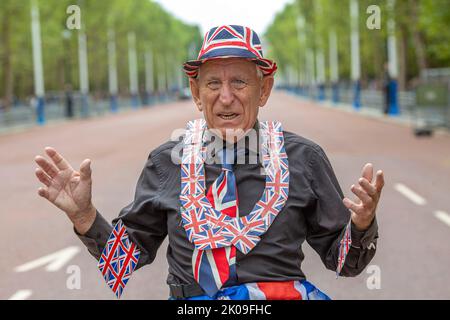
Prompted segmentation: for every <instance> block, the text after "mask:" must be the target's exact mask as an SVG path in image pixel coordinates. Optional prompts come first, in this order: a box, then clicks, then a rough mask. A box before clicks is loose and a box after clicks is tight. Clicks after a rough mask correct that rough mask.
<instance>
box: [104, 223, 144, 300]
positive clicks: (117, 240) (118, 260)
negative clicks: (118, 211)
mask: <svg viewBox="0 0 450 320" xmlns="http://www.w3.org/2000/svg"><path fill="white" fill-rule="evenodd" d="M139 256H140V250H139V248H137V247H136V245H135V244H134V243H133V242H132V241H131V240H130V239H129V236H128V232H127V230H126V228H125V226H124V224H123V222H122V220H119V221H118V222H117V223H116V225H115V226H114V229H113V231H112V232H111V235H110V237H109V239H108V242H107V243H106V246H105V248H104V249H103V252H102V254H101V257H100V260H99V261H98V265H97V266H98V268H99V269H100V271H101V273H102V275H103V277H104V279H105V281H106V283H107V284H108V286H109V287H110V288H111V290H112V291H113V292H114V293H115V295H116V296H117V298H120V297H121V295H122V293H123V290H124V289H125V286H126V284H127V282H128V280H129V279H130V277H131V274H132V273H133V271H134V269H135V268H136V265H137V263H138V260H139Z"/></svg>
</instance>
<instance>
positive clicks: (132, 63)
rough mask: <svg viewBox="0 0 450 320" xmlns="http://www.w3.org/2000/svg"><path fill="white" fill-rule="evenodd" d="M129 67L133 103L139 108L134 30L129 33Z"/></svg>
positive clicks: (133, 105)
mask: <svg viewBox="0 0 450 320" xmlns="http://www.w3.org/2000/svg"><path fill="white" fill-rule="evenodd" d="M128 67H129V70H130V95H131V105H132V107H133V108H137V107H138V106H139V96H138V93H139V82H138V72H137V56H136V34H135V33H134V32H130V33H128Z"/></svg>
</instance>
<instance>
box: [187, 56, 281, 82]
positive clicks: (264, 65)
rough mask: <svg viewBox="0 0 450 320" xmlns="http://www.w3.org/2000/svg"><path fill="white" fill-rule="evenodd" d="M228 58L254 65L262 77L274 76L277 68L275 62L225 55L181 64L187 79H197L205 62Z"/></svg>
mask: <svg viewBox="0 0 450 320" xmlns="http://www.w3.org/2000/svg"><path fill="white" fill-rule="evenodd" d="M229 58H240V59H245V60H248V61H252V62H254V63H256V65H257V66H258V67H259V68H260V70H261V71H262V73H263V75H264V76H270V75H273V74H275V72H276V71H277V68H278V67H277V64H276V62H275V61H273V60H270V59H264V58H248V57H242V56H236V55H227V56H217V57H211V58H205V59H199V60H189V61H186V62H185V63H184V64H183V70H184V72H185V73H186V75H187V76H188V77H190V78H197V75H198V69H199V68H200V66H201V65H202V64H204V63H205V62H206V61H210V60H217V59H229Z"/></svg>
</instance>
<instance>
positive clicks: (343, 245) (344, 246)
mask: <svg viewBox="0 0 450 320" xmlns="http://www.w3.org/2000/svg"><path fill="white" fill-rule="evenodd" d="M351 226H352V220H351V219H350V221H349V222H348V224H347V226H346V227H345V232H344V235H343V236H342V239H341V241H340V242H339V256H338V265H337V268H336V278H338V277H339V275H340V274H341V271H342V268H343V267H344V263H345V258H346V257H347V254H348V252H349V251H350V246H351V245H352V227H351Z"/></svg>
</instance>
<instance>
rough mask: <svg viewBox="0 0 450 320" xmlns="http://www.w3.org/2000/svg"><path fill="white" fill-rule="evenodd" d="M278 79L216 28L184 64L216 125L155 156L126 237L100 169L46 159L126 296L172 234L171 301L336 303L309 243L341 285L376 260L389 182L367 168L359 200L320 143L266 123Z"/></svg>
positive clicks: (196, 128) (234, 33)
mask: <svg viewBox="0 0 450 320" xmlns="http://www.w3.org/2000/svg"><path fill="white" fill-rule="evenodd" d="M276 69H277V67H276V64H275V63H274V62H273V61H271V60H268V59H265V58H263V53H262V48H261V44H260V41H259V38H258V36H257V34H256V33H255V32H254V31H252V30H251V29H249V28H247V27H242V26H237V25H226V26H220V27H215V28H212V29H211V30H210V31H209V32H208V33H207V34H206V35H205V38H204V41H203V46H202V48H201V51H200V53H199V56H198V59H197V60H194V61H188V62H186V63H185V65H184V70H185V72H186V74H187V75H188V76H189V77H190V86H191V91H192V96H193V99H194V102H195V104H196V106H197V108H198V110H199V111H201V112H202V113H203V117H204V119H198V120H193V121H190V122H189V123H188V124H187V129H186V132H185V134H184V135H183V136H182V142H181V144H180V143H179V142H178V141H169V142H166V143H164V144H162V145H161V146H159V147H158V148H156V149H155V150H153V151H152V152H151V153H150V155H149V157H148V160H147V163H146V165H145V168H144V169H143V171H142V174H141V175H140V177H139V180H138V183H137V187H136V193H135V199H134V201H133V202H132V203H130V204H129V205H128V206H126V207H125V208H123V209H122V211H121V212H120V214H119V216H118V217H117V218H116V219H114V221H113V225H114V227H113V226H111V225H110V224H109V223H108V222H107V221H106V220H105V219H104V218H103V217H102V215H101V214H100V213H99V212H98V211H97V210H96V208H95V207H94V205H93V203H92V200H91V185H92V181H91V170H90V160H88V159H86V160H84V161H83V162H82V163H81V166H80V170H79V172H78V171H75V170H74V169H73V168H72V167H71V166H70V164H69V163H68V162H67V161H66V160H65V159H64V158H63V157H62V156H61V155H60V154H58V152H57V151H56V150H54V149H52V148H46V150H45V151H46V153H47V155H48V156H49V157H50V158H51V160H52V162H50V161H48V160H46V158H44V157H41V156H37V157H36V162H37V163H38V164H39V166H40V168H39V169H37V170H36V175H37V177H38V178H39V180H40V181H41V182H42V183H43V184H44V185H45V186H44V187H42V188H40V189H39V191H38V193H39V195H40V196H42V197H44V198H46V199H48V200H49V201H50V202H52V203H54V204H55V205H56V206H57V207H58V208H60V209H61V210H63V211H64V212H66V214H67V216H68V217H69V219H70V220H71V221H72V223H73V225H74V230H75V233H76V234H77V235H78V236H79V238H80V239H81V241H82V242H83V243H84V244H85V245H86V247H87V248H88V250H89V252H90V253H91V254H92V255H93V256H94V257H95V258H96V259H98V260H99V263H98V267H99V268H100V270H101V271H102V274H103V276H104V277H105V280H106V281H107V283H108V285H109V286H110V287H111V289H113V291H114V292H115V293H116V295H117V296H118V297H120V295H121V293H122V291H123V288H124V287H125V285H126V282H127V281H128V279H129V277H130V275H131V273H132V272H133V270H134V269H137V268H140V267H142V266H144V265H146V264H150V263H152V261H153V260H154V259H155V255H156V252H157V250H158V248H159V246H160V245H161V243H162V242H163V240H164V238H165V237H166V236H167V235H168V237H169V246H168V249H167V259H168V263H169V275H168V278H167V283H168V285H169V288H170V298H171V299H328V296H327V295H326V294H324V293H322V292H321V291H320V290H319V289H317V288H315V287H314V285H312V284H311V283H309V282H308V281H307V280H306V277H305V275H304V273H303V272H302V270H301V263H302V261H303V258H304V255H303V253H302V250H301V245H302V243H303V242H304V240H306V241H307V242H308V243H309V244H310V245H311V246H312V247H313V248H314V250H315V251H316V252H317V253H318V254H319V255H320V257H321V259H322V261H323V263H324V265H325V267H326V268H327V269H330V270H333V271H335V272H336V274H337V275H342V276H356V275H358V274H359V273H361V272H362V270H363V269H364V268H365V267H366V266H367V264H368V263H369V262H370V261H371V259H372V258H373V256H374V254H375V249H376V246H375V244H376V239H377V238H378V234H377V223H376V218H375V210H376V207H377V203H378V200H379V198H380V194H381V189H382V187H383V184H384V180H383V173H382V172H381V171H378V172H377V174H376V177H375V178H374V177H373V168H372V165H371V164H366V165H365V166H364V168H363V171H362V177H361V179H359V181H358V184H355V185H353V186H352V188H351V190H352V192H353V193H354V194H355V195H356V196H357V197H358V198H359V199H358V200H356V201H351V200H350V199H347V198H344V196H343V193H342V191H341V188H340V186H339V183H338V181H337V179H336V177H335V174H334V172H333V169H332V167H331V164H330V162H329V161H328V158H327V156H326V155H325V153H324V151H323V150H322V149H321V148H320V147H319V146H318V145H317V144H315V143H314V142H312V141H309V140H307V139H305V138H303V137H300V136H298V135H296V134H294V133H290V132H286V131H282V127H281V124H280V123H279V122H276V121H266V122H259V121H258V120H257V116H258V111H259V108H260V107H263V106H264V105H265V104H266V103H267V100H268V98H269V96H270V93H271V90H272V87H273V83H274V78H273V75H274V73H275V71H276ZM250 133H254V134H253V135H251V134H250ZM251 137H256V146H255V145H254V146H253V147H252V146H247V144H246V143H241V142H243V141H245V140H246V139H247V138H251ZM249 140H252V139H249ZM253 140H255V139H253ZM212 141H214V143H211V142H212ZM218 145H219V147H218ZM211 146H213V147H211ZM238 158H239V160H238ZM251 159H253V160H255V159H256V160H255V161H250V160H251Z"/></svg>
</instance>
